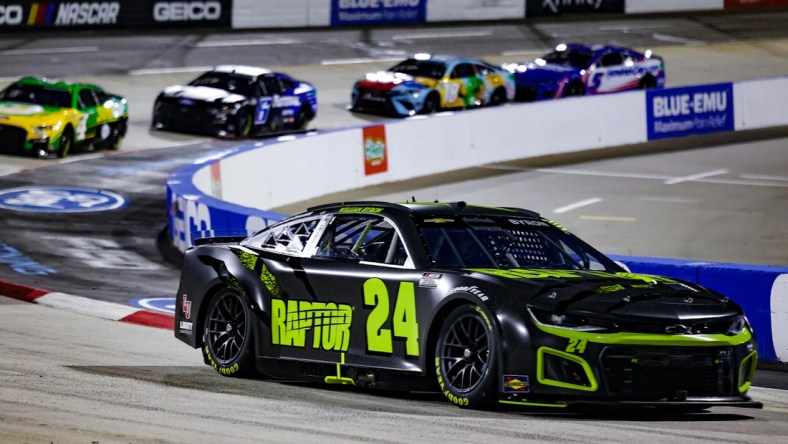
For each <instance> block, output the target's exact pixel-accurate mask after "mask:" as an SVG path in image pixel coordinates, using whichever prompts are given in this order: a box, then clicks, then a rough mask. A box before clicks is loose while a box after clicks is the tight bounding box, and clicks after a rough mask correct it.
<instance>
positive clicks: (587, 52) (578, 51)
mask: <svg viewBox="0 0 788 444" xmlns="http://www.w3.org/2000/svg"><path fill="white" fill-rule="evenodd" d="M503 67H504V68H505V69H507V70H508V71H510V72H512V73H513V74H514V78H515V83H516V86H517V93H516V95H515V100H517V101H533V100H544V99H557V98H560V97H567V96H582V95H585V94H603V93H612V92H618V91H627V90H632V89H647V88H663V87H664V86H665V62H664V60H663V59H662V58H661V57H659V56H656V55H654V54H652V53H651V50H647V51H646V52H645V53H640V52H637V51H634V50H632V49H628V48H622V47H618V46H611V45H593V46H592V45H584V44H576V43H573V44H560V45H558V46H557V47H556V48H555V50H554V51H552V52H550V53H548V54H545V55H544V56H542V57H541V58H538V59H536V60H534V61H533V62H529V63H508V64H504V65H503Z"/></svg>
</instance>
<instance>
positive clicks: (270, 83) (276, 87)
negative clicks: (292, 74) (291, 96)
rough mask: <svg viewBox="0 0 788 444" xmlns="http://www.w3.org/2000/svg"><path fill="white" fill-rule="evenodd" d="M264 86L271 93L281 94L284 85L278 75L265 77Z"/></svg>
mask: <svg viewBox="0 0 788 444" xmlns="http://www.w3.org/2000/svg"><path fill="white" fill-rule="evenodd" d="M263 86H264V87H265V90H266V92H267V93H268V94H269V95H271V94H279V93H281V92H282V85H281V84H280V83H279V79H277V78H276V77H270V76H266V77H263Z"/></svg>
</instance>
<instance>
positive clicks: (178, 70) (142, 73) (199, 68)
mask: <svg viewBox="0 0 788 444" xmlns="http://www.w3.org/2000/svg"><path fill="white" fill-rule="evenodd" d="M211 69H213V66H182V67H177V68H150V69H132V70H131V71H129V72H128V74H129V75H130V76H147V75H157V74H179V73H189V72H203V71H210V70H211Z"/></svg>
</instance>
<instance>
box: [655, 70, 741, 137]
mask: <svg viewBox="0 0 788 444" xmlns="http://www.w3.org/2000/svg"><path fill="white" fill-rule="evenodd" d="M646 119H647V120H646V125H647V127H648V140H658V139H665V138H669V137H683V136H691V135H697V134H708V133H716V132H721V131H733V129H734V120H733V84H732V83H717V84H711V85H700V86H688V87H681V88H669V89H650V90H648V91H647V92H646Z"/></svg>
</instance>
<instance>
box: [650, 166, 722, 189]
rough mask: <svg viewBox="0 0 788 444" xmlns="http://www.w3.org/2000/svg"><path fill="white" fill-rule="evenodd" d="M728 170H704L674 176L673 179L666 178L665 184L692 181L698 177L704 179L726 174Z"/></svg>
mask: <svg viewBox="0 0 788 444" xmlns="http://www.w3.org/2000/svg"><path fill="white" fill-rule="evenodd" d="M728 172H729V171H728V170H726V169H719V170H714V171H705V172H703V173H698V174H691V175H689V176H682V177H674V178H673V179H668V180H666V181H665V185H675V184H677V183H682V182H692V181H696V180H699V179H705V178H707V177H712V176H719V175H721V174H728Z"/></svg>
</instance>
